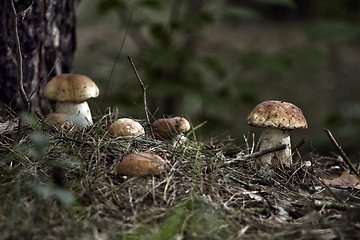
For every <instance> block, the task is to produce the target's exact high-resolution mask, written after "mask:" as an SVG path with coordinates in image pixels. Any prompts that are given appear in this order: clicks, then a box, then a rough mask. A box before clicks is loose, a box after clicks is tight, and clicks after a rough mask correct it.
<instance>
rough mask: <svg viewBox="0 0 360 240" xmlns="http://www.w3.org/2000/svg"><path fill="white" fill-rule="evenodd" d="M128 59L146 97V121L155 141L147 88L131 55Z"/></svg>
mask: <svg viewBox="0 0 360 240" xmlns="http://www.w3.org/2000/svg"><path fill="white" fill-rule="evenodd" d="M128 59H129V61H130V63H131V66H132V68H133V69H134V72H135V75H136V77H137V79H138V80H139V82H140V86H141V89H142V91H143V95H144V108H145V116H146V121H147V125H148V130H149V131H150V135H151V137H152V138H153V139H155V136H154V132H153V130H152V128H151V122H150V118H149V113H148V111H149V109H148V107H147V103H146V87H145V85H144V83H143V82H142V80H141V78H140V75H139V73H138V71H137V70H136V67H135V64H134V61H133V60H132V58H131V56H130V55H129V56H128Z"/></svg>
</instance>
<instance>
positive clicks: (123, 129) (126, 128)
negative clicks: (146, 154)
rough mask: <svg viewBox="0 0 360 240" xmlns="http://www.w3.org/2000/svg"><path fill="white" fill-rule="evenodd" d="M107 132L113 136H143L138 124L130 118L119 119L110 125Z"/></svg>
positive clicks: (141, 128)
mask: <svg viewBox="0 0 360 240" xmlns="http://www.w3.org/2000/svg"><path fill="white" fill-rule="evenodd" d="M109 132H110V133H111V134H112V135H114V136H139V135H142V134H145V130H144V128H143V126H141V124H140V123H138V122H136V121H135V120H133V119H130V118H120V119H118V120H116V121H115V122H113V123H112V124H111V125H110V128H109Z"/></svg>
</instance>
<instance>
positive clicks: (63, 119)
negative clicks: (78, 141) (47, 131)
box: [44, 113, 72, 128]
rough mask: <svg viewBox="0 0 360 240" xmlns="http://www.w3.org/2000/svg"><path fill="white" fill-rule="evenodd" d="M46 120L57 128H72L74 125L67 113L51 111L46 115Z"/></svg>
mask: <svg viewBox="0 0 360 240" xmlns="http://www.w3.org/2000/svg"><path fill="white" fill-rule="evenodd" d="M44 122H45V123H47V124H50V125H53V126H55V127H57V128H59V127H63V128H70V127H71V125H72V124H71V122H70V120H69V116H68V115H67V114H65V113H49V114H47V115H46V116H45V117H44Z"/></svg>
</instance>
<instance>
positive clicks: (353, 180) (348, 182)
mask: <svg viewBox="0 0 360 240" xmlns="http://www.w3.org/2000/svg"><path fill="white" fill-rule="evenodd" d="M323 181H324V183H325V184H327V185H329V186H331V187H338V188H356V189H360V178H359V177H358V176H356V175H355V174H352V175H350V174H349V173H347V172H343V173H342V174H341V176H340V177H338V178H335V179H323Z"/></svg>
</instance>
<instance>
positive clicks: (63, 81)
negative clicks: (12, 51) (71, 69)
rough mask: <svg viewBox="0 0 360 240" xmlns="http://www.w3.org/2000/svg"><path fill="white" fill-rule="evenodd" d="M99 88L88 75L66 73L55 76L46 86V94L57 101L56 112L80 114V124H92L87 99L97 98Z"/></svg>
mask: <svg viewBox="0 0 360 240" xmlns="http://www.w3.org/2000/svg"><path fill="white" fill-rule="evenodd" d="M98 95H99V88H98V87H97V86H96V84H95V83H94V82H93V81H92V80H91V79H90V78H88V77H86V76H84V75H80V74H71V73H65V74H60V75H57V76H55V77H53V78H52V79H51V80H50V81H49V82H48V83H47V85H46V86H45V89H44V96H45V97H47V98H49V99H51V100H53V101H55V102H56V104H55V112H57V113H64V114H67V115H68V116H79V117H80V123H81V124H80V125H83V126H87V125H92V124H93V121H92V117H91V112H90V108H89V105H88V104H87V102H86V100H87V99H89V98H96V97H97V96H98Z"/></svg>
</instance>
